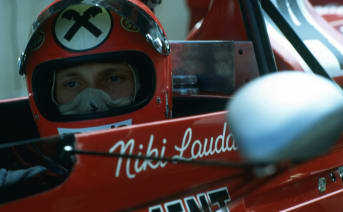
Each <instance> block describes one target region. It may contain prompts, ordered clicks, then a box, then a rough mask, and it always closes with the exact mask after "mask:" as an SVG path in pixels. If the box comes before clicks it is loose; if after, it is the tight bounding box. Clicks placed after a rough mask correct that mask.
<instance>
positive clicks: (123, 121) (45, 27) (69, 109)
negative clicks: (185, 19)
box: [20, 0, 172, 136]
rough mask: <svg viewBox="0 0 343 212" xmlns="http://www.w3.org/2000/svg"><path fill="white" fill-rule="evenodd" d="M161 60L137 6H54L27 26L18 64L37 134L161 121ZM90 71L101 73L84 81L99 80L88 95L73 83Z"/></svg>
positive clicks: (167, 108) (166, 75)
mask: <svg viewBox="0 0 343 212" xmlns="http://www.w3.org/2000/svg"><path fill="white" fill-rule="evenodd" d="M169 53H170V49H169V43H168V40H167V38H166V35H165V32H164V30H163V28H162V26H161V25H160V23H159V21H158V20H157V18H156V17H155V16H154V14H153V13H152V12H151V10H150V9H149V8H148V7H147V6H145V5H144V4H143V3H142V2H140V1H139V0H97V1H94V0H83V1H71V0H60V1H56V2H54V3H53V4H51V5H50V6H49V7H48V8H47V9H46V10H44V11H43V12H42V13H41V14H40V15H39V17H38V19H37V21H36V22H35V23H34V24H33V32H32V36H31V37H30V40H29V43H28V45H27V47H26V49H25V52H24V53H23V54H22V56H21V58H20V74H25V76H26V82H27V87H28V92H29V101H30V106H31V109H32V113H33V117H34V120H35V122H36V124H37V126H38V130H39V132H40V135H41V136H49V135H54V134H57V133H59V134H62V133H76V132H87V131H92V130H96V129H106V128H114V127H118V126H124V125H131V124H137V123H143V122H148V121H156V120H162V119H165V118H168V117H169V116H170V114H171V107H172V106H171V102H172V101H171V64H170V56H169ZM94 67H95V68H94ZM98 67H100V68H102V69H104V70H101V71H103V72H101V74H102V75H100V74H99V75H95V74H93V75H92V77H93V78H90V80H93V79H95V78H96V79H99V82H98V81H96V82H94V84H92V85H93V87H92V88H90V87H89V86H88V84H87V85H86V84H83V81H82V82H80V81H78V80H79V79H78V78H77V77H80V76H79V75H82V76H83V75H84V74H86V73H88V72H89V73H93V72H91V71H90V70H91V69H98ZM70 70H72V71H70ZM75 70H76V71H75ZM118 70H119V71H118ZM75 72H76V73H75ZM66 73H67V74H66ZM94 73H95V72H94ZM88 76H90V75H87V76H86V77H88ZM73 77H76V78H77V79H75V78H73ZM70 79H71V80H70ZM87 79H88V78H87ZM68 80H69V81H68ZM82 80H83V79H82ZM87 82H88V81H87ZM120 83H122V84H121V85H120ZM81 85H82V86H81ZM118 85H120V86H121V87H120V86H119V87H116V86H118ZM104 87H106V89H107V90H106V89H104ZM75 88H78V92H77V93H75V94H73V95H70V94H69V93H68V92H69V90H71V91H73V92H74V91H75V90H73V89H75ZM63 89H64V90H63ZM68 89H69V90H68ZM108 90H110V91H108ZM124 93H127V94H125V95H126V96H125V95H124Z"/></svg>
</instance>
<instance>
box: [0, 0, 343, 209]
mask: <svg viewBox="0 0 343 212" xmlns="http://www.w3.org/2000/svg"><path fill="white" fill-rule="evenodd" d="M195 1H197V0H195ZM214 2H215V3H216V2H219V3H217V4H214V5H213V7H212V8H213V9H216V10H217V9H222V11H223V12H212V13H208V18H213V20H220V21H219V22H218V24H221V23H223V24H224V23H227V22H226V19H225V18H229V19H230V21H231V22H232V20H237V19H238V20H241V17H240V12H239V7H237V2H238V1H224V0H216V1H214ZM228 2H230V3H228ZM231 4H232V5H231ZM230 5H231V6H230ZM225 8H226V9H227V10H229V9H232V8H235V9H234V11H235V13H234V14H235V17H231V16H230V17H225V14H232V13H228V11H227V10H225ZM211 16H212V17H211ZM211 22H212V21H211ZM203 24H204V26H210V28H208V29H206V30H205V29H200V30H204V31H205V32H208V33H209V35H210V34H211V33H214V34H215V33H216V32H217V33H219V34H220V33H222V32H225V33H228V31H225V30H224V31H216V28H217V27H218V25H217V24H212V25H206V19H205V20H204V23H203ZM235 24H237V25H240V24H243V23H240V22H239V21H236V22H235ZM200 32H201V31H200ZM230 32H233V33H237V34H233V35H232V34H230V33H228V34H230V35H228V36H232V39H234V38H236V36H238V35H240V38H241V39H240V40H247V37H246V35H245V33H244V31H240V30H239V31H230ZM192 33H193V34H192V35H190V37H189V38H192V36H196V38H197V39H200V38H201V39H211V38H210V37H206V36H203V35H204V34H201V33H199V32H196V31H193V32H192ZM241 33H243V34H241ZM202 36H203V37H202ZM220 36H223V37H222V38H221V39H224V38H227V39H228V38H230V37H226V34H220ZM339 39H341V40H342V39H343V38H339ZM272 44H273V43H272ZM275 46H277V45H276V44H275ZM275 46H273V47H274V48H273V49H274V52H276V59H277V64H278V65H279V67H287V68H285V69H289V68H290V67H291V68H292V69H296V70H298V68H299V67H300V66H299V65H298V64H297V63H296V61H295V60H294V58H292V57H286V56H285V55H286V54H287V53H285V54H281V53H280V54H278V53H277V50H278V49H277V48H276V47H275ZM288 56H289V55H288ZM252 71H253V70H252ZM250 74H251V73H250ZM247 75H249V73H247ZM252 75H253V74H252ZM190 98H191V97H190ZM213 98H215V96H214V97H213ZM222 98H223V97H222ZM224 98H227V99H228V100H229V97H227V96H226V97H224ZM194 107H201V105H194ZM150 112H151V114H153V111H150ZM227 113H228V112H227V111H218V112H213V113H206V114H200V115H192V116H186V117H181V118H174V119H170V120H164V121H156V122H150V123H145V124H138V125H133V126H127V127H123V128H118V129H111V130H106V131H99V132H94V133H83V134H79V135H76V147H77V148H78V149H79V150H87V151H98V152H111V151H114V152H122V153H127V154H138V155H148V156H149V155H150V156H155V157H174V156H182V157H184V158H191V159H197V160H221V161H242V159H241V158H240V156H239V152H238V151H239V147H238V146H237V145H236V144H235V142H234V140H233V137H232V135H231V134H230V131H229V129H228V128H229V126H228V124H227V122H226V115H227ZM247 130H249V129H247ZM342 156H343V139H340V141H339V142H338V143H337V144H336V146H335V147H334V148H333V149H332V151H331V152H330V153H328V154H326V155H324V156H321V157H319V158H315V159H313V160H311V161H307V162H305V163H302V164H297V165H293V166H291V167H289V168H288V169H287V170H285V171H283V172H281V173H280V174H278V175H277V176H275V177H273V178H271V179H263V178H262V179H259V178H256V177H254V176H253V175H252V174H251V172H250V171H251V170H245V169H243V168H232V167H231V168H228V167H209V166H200V165H192V164H173V163H166V162H162V161H159V162H153V161H146V160H145V161H143V160H138V159H117V158H110V157H102V156H90V155H77V157H76V158H77V162H76V164H75V166H74V168H73V170H72V173H71V174H70V176H69V177H68V178H67V179H66V181H65V182H64V183H63V184H61V185H59V186H57V187H56V188H53V189H51V190H49V191H45V192H43V193H40V194H36V195H33V196H30V197H26V198H23V199H20V200H16V201H13V202H10V203H6V204H3V205H1V207H0V210H1V211H22V210H23V209H24V208H26V209H28V210H30V211H52V212H54V211H56V212H57V211H98V212H100V211H121V210H124V211H125V210H132V211H190V208H189V207H190V206H191V205H192V204H191V203H195V204H196V205H197V208H198V209H201V208H202V207H204V206H205V205H204V202H202V200H205V202H208V201H210V200H212V203H213V209H218V208H219V207H218V205H220V204H222V203H227V202H231V203H232V204H229V206H228V207H230V211H330V212H331V211H341V210H342V208H343V202H342V200H343V194H342V192H343V181H342V178H341V176H339V173H338V168H339V167H341V166H343V160H342ZM323 178H324V179H325V181H326V189H325V190H324V191H319V189H318V185H319V179H323ZM216 192H224V193H225V192H227V194H228V195H227V196H225V195H224V197H227V198H226V199H215V195H214V194H216ZM211 198H212V199H211ZM193 206H194V205H193ZM193 209H194V208H193Z"/></svg>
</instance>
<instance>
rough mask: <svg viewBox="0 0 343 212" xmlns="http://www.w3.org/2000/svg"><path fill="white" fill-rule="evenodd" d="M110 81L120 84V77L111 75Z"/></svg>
mask: <svg viewBox="0 0 343 212" xmlns="http://www.w3.org/2000/svg"><path fill="white" fill-rule="evenodd" d="M110 80H111V82H120V77H119V76H117V75H111V76H110Z"/></svg>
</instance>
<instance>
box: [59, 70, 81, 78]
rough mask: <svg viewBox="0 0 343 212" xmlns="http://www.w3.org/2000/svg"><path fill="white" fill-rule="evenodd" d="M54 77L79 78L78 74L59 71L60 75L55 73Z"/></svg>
mask: <svg viewBox="0 0 343 212" xmlns="http://www.w3.org/2000/svg"><path fill="white" fill-rule="evenodd" d="M56 76H58V77H77V76H80V74H79V73H77V72H74V71H67V70H65V71H61V72H60V73H58V72H57V74H56Z"/></svg>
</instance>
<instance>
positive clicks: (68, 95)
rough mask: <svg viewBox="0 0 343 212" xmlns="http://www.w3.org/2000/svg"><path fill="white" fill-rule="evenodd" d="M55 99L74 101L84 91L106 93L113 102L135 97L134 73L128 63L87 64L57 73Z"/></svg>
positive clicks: (60, 101)
mask: <svg viewBox="0 0 343 212" xmlns="http://www.w3.org/2000/svg"><path fill="white" fill-rule="evenodd" d="M55 86H56V87H55V99H56V101H57V103H58V104H65V103H69V102H70V101H72V100H73V99H74V98H75V97H76V96H77V95H78V94H79V93H80V92H81V91H82V90H83V89H85V88H97V89H101V90H103V91H105V92H106V93H107V94H108V95H110V97H111V98H112V100H114V99H117V98H121V97H128V96H133V95H134V80H133V73H132V71H131V70H130V68H129V65H128V64H126V63H86V64H82V65H78V66H74V67H70V68H66V69H62V70H59V71H57V72H56V81H55Z"/></svg>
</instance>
